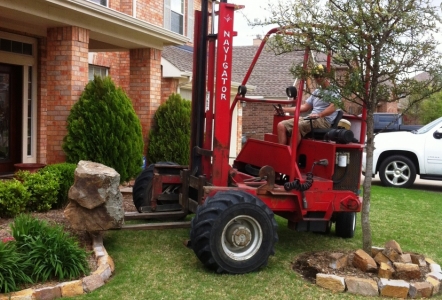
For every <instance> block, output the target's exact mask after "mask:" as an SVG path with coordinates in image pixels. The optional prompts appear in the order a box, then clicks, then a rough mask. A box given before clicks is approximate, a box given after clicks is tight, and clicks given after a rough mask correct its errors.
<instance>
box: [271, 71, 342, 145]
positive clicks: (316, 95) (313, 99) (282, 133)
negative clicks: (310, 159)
mask: <svg viewBox="0 0 442 300" xmlns="http://www.w3.org/2000/svg"><path fill="white" fill-rule="evenodd" d="M312 76H313V78H314V79H315V81H316V83H317V85H318V87H317V88H316V89H315V90H314V91H313V93H312V94H311V96H310V97H309V98H308V99H307V100H306V101H305V103H304V104H302V105H301V106H300V107H299V111H300V112H301V113H304V112H309V111H310V114H309V115H308V118H310V119H312V120H311V122H310V120H309V119H307V120H306V119H304V117H300V118H299V122H298V124H299V125H298V128H299V131H298V139H297V141H298V146H299V143H300V142H301V138H302V137H304V136H305V135H306V134H307V133H309V132H310V131H311V130H312V126H313V128H330V126H331V125H332V123H333V121H334V120H335V118H336V115H337V114H338V112H337V110H336V107H335V105H334V104H333V103H330V102H327V101H325V99H324V98H327V99H330V97H331V98H336V99H337V98H338V97H339V96H338V94H336V93H335V92H334V91H332V90H331V89H330V86H331V85H330V82H329V80H328V79H327V78H326V77H325V69H324V66H323V65H321V64H318V65H317V66H316V67H315V68H314V69H313V71H312ZM282 111H283V112H284V113H286V112H287V113H294V112H295V111H296V107H295V106H293V107H283V108H282ZM292 131H293V118H290V119H288V120H284V121H281V122H279V123H278V125H277V132H278V142H279V143H280V144H284V145H287V144H288V143H287V140H288V137H290V136H291V135H292Z"/></svg>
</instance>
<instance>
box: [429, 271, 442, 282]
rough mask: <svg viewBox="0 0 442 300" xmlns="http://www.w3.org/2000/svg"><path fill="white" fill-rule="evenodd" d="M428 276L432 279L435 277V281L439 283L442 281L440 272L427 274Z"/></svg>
mask: <svg viewBox="0 0 442 300" xmlns="http://www.w3.org/2000/svg"><path fill="white" fill-rule="evenodd" d="M427 276H431V277H433V278H434V279H437V280H439V281H442V273H439V272H430V273H428V274H427Z"/></svg>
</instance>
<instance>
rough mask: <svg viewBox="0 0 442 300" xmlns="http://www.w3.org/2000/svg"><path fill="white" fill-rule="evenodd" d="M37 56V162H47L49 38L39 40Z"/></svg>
mask: <svg viewBox="0 0 442 300" xmlns="http://www.w3.org/2000/svg"><path fill="white" fill-rule="evenodd" d="M38 54H39V55H38V57H37V60H38V61H37V66H38V67H37V68H38V69H37V73H38V76H37V122H38V123H37V162H39V163H44V164H46V163H47V159H46V157H47V141H48V138H47V136H46V132H47V110H48V109H47V95H48V84H47V39H46V38H41V39H39V40H38Z"/></svg>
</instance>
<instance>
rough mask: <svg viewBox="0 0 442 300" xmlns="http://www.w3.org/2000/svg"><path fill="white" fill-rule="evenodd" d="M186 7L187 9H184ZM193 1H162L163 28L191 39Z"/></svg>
mask: <svg viewBox="0 0 442 300" xmlns="http://www.w3.org/2000/svg"><path fill="white" fill-rule="evenodd" d="M186 7H187V8H186ZM193 15H194V11H193V0H187V1H186V2H185V0H164V28H166V29H169V30H171V31H173V32H176V33H178V34H182V35H186V36H187V37H188V38H189V39H190V40H192V39H193V29H194V28H193V18H194V17H193Z"/></svg>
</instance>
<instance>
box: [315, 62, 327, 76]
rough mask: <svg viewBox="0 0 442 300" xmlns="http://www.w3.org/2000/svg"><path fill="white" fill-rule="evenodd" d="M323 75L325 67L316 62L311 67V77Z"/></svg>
mask: <svg viewBox="0 0 442 300" xmlns="http://www.w3.org/2000/svg"><path fill="white" fill-rule="evenodd" d="M324 75H325V68H324V66H323V65H322V64H317V65H315V66H314V67H313V69H312V76H313V77H324Z"/></svg>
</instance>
